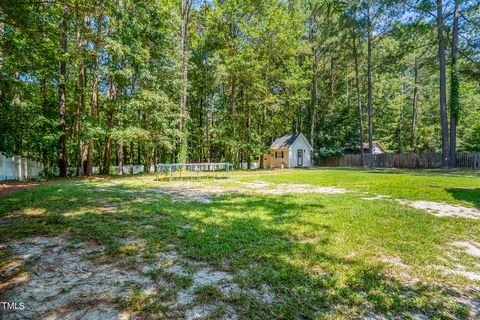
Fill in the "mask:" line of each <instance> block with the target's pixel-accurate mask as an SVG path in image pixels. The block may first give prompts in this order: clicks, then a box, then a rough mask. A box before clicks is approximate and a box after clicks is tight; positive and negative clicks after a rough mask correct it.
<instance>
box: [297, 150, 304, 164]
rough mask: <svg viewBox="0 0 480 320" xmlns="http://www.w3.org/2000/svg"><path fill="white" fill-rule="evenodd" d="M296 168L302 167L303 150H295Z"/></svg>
mask: <svg viewBox="0 0 480 320" xmlns="http://www.w3.org/2000/svg"><path fill="white" fill-rule="evenodd" d="M297 167H303V149H298V150H297Z"/></svg>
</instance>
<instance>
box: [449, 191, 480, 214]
mask: <svg viewBox="0 0 480 320" xmlns="http://www.w3.org/2000/svg"><path fill="white" fill-rule="evenodd" d="M446 190H447V192H448V193H450V194H451V195H452V196H453V197H454V198H455V199H457V200H461V201H465V202H470V203H471V204H473V205H474V206H475V207H476V208H478V209H480V188H476V189H465V188H450V189H446Z"/></svg>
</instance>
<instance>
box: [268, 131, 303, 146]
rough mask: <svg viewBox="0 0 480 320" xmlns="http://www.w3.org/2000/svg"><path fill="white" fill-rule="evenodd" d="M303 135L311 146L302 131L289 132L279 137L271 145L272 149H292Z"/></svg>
mask: <svg viewBox="0 0 480 320" xmlns="http://www.w3.org/2000/svg"><path fill="white" fill-rule="evenodd" d="M300 136H302V138H303V139H304V140H305V142H306V143H307V144H308V145H309V146H310V144H309V143H308V141H307V140H306V139H305V138H304V137H303V134H301V133H288V134H285V135H283V136H281V137H280V138H277V139H276V140H275V141H273V143H272V144H271V145H270V149H271V150H282V149H290V147H291V146H292V145H293V144H294V143H295V141H296V140H297V139H298V138H299V137H300Z"/></svg>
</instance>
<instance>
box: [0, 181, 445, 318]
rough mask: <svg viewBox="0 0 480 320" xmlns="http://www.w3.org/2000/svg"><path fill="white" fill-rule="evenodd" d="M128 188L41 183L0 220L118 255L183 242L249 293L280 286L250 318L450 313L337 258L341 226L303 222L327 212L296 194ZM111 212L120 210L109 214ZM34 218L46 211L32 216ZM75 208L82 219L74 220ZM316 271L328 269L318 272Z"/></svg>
mask: <svg viewBox="0 0 480 320" xmlns="http://www.w3.org/2000/svg"><path fill="white" fill-rule="evenodd" d="M127 190H129V189H128V188H126V187H123V189H121V188H115V189H114V190H113V191H112V190H110V191H108V190H102V189H98V188H95V187H94V186H91V185H87V184H79V183H76V184H71V185H68V184H66V185H55V186H42V187H39V188H37V189H33V190H29V191H26V192H23V193H21V194H17V195H14V196H11V197H9V198H7V199H5V201H4V202H2V203H1V204H0V220H3V221H6V222H7V223H4V224H0V234H1V236H0V242H2V243H4V242H7V241H8V240H11V239H19V238H24V237H32V236H35V235H49V236H55V235H59V234H62V233H65V232H67V233H69V234H70V235H71V236H72V237H75V238H79V239H82V240H94V241H96V242H98V243H100V244H103V245H106V246H110V247H113V248H118V247H119V246H118V245H117V246H115V244H118V242H119V240H120V239H122V238H128V237H137V238H141V239H144V240H145V241H146V243H147V245H146V246H147V250H150V251H153V252H159V251H161V250H164V249H165V247H166V245H168V244H175V245H176V248H177V249H176V250H178V251H179V252H180V253H182V254H183V255H185V256H187V257H189V258H192V259H197V260H202V261H206V262H208V263H209V264H211V265H212V266H215V267H217V268H223V269H229V270H232V271H234V272H240V271H244V274H243V276H242V277H243V278H242V284H243V285H245V286H250V287H260V286H261V284H267V285H268V286H270V287H271V288H272V290H273V292H274V293H275V295H276V298H277V299H276V302H275V303H274V304H273V305H270V306H265V305H260V304H255V302H254V301H253V300H252V301H250V300H248V301H243V300H242V301H237V303H238V307H239V308H240V309H241V310H243V311H242V312H243V313H244V314H243V316H244V317H245V318H261V317H266V318H285V319H292V318H307V319H310V318H316V317H318V316H319V314H320V315H321V314H322V313H331V314H333V315H335V314H336V313H335V312H337V313H338V312H340V313H341V312H342V311H341V310H342V308H346V310H348V309H349V308H354V309H355V310H356V311H355V312H356V314H357V315H358V313H362V312H363V313H364V316H367V317H368V316H372V315H373V313H374V312H378V313H383V314H386V315H389V316H390V315H403V314H404V312H412V313H413V312H417V311H419V310H421V311H422V312H423V313H425V314H427V315H429V316H436V315H439V314H442V313H443V312H444V310H445V309H446V308H448V307H447V305H442V304H441V303H436V304H430V302H429V301H430V299H429V295H430V294H432V293H433V292H435V290H436V289H435V288H433V287H423V288H420V289H419V288H412V287H409V286H406V285H403V284H401V283H399V282H398V281H396V280H394V279H393V278H391V277H389V276H387V275H386V274H385V273H384V271H383V267H382V266H381V265H378V264H373V263H369V262H368V261H365V260H362V259H356V258H355V257H351V258H348V257H341V256H338V255H335V254H332V253H329V252H330V250H328V247H329V246H335V243H334V242H333V241H334V240H333V239H334V238H335V233H336V232H337V231H336V230H335V228H333V227H331V226H328V225H323V224H321V223H311V222H308V221H305V220H303V219H301V217H299V213H301V212H308V210H309V209H311V208H312V206H315V207H316V208H317V209H318V208H320V209H321V208H322V206H321V204H318V203H316V204H313V203H306V204H304V203H298V202H295V201H294V200H295V199H294V197H288V196H283V197H278V196H251V195H226V196H221V197H218V198H217V200H218V201H215V202H213V203H211V204H200V203H195V202H191V201H185V202H181V201H178V202H174V201H172V200H170V199H169V198H166V197H164V196H161V195H153V194H150V193H145V194H138V193H135V192H133V193H125V192H122V191H127ZM101 203H103V205H100V204H101ZM115 204H117V206H115ZM105 206H106V207H114V208H116V209H115V210H114V211H105V212H103V211H101V210H102V208H104V207H105ZM28 209H29V210H28ZM35 211H38V212H40V214H37V215H36V214H32V212H33V213H34V212H35ZM67 211H78V214H73V215H69V216H65V215H64V213H65V212H67ZM12 212H14V213H12ZM260 213H261V214H260ZM324 214H328V211H326V210H325V213H324ZM11 216H13V218H11ZM8 219H10V220H8ZM147 225H148V226H154V228H145V226H147ZM186 226H188V227H186ZM292 226H294V227H295V226H298V227H300V226H301V227H302V228H307V229H310V230H315V231H316V235H317V237H318V239H317V241H316V242H315V243H310V242H308V241H307V242H305V241H300V240H299V239H296V238H295V237H294V233H292V232H291V230H290V227H292ZM309 266H310V267H313V266H316V267H318V268H320V269H321V270H320V271H317V272H313V271H312V270H311V268H310V267H309ZM412 292H415V294H414V295H412V294H411V293H412ZM419 297H420V298H419ZM367 306H368V307H367ZM370 306H371V307H370ZM338 310H340V311H338ZM359 310H360V311H359ZM362 310H363V311H362ZM374 310H375V311H374Z"/></svg>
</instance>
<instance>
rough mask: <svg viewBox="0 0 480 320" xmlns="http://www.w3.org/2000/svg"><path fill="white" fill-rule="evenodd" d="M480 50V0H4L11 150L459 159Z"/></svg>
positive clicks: (3, 82)
mask: <svg viewBox="0 0 480 320" xmlns="http://www.w3.org/2000/svg"><path fill="white" fill-rule="evenodd" d="M442 39H443V40H442ZM479 44H480V8H479V4H478V2H477V1H471V0H463V1H461V0H456V1H448V2H442V1H433V0H431V1H423V0H422V1H413V0H405V1H389V0H356V1H340V0H287V1H280V0H265V1H261V2H259V1H252V0H228V1H219V0H214V1H206V0H205V1H201V0H194V1H191V0H183V1H180V2H179V1H170V0H152V1H148V2H143V1H133V0H97V1H92V0H62V1H37V0H32V1H13V0H1V1H0V74H1V77H0V152H2V153H5V154H7V155H10V154H17V155H25V156H28V157H30V158H32V159H37V160H41V161H43V163H44V164H45V165H46V166H59V167H60V169H61V173H62V174H66V168H67V167H75V168H77V170H76V171H77V173H84V174H91V172H92V171H91V168H92V166H94V165H95V166H100V167H101V168H102V171H103V172H105V173H107V172H108V167H109V166H110V165H112V164H117V165H119V168H122V167H123V164H145V165H146V167H149V164H151V163H153V162H159V161H161V162H176V161H180V160H181V161H182V162H184V161H195V162H199V161H202V162H205V161H216V162H220V161H228V162H233V163H239V162H250V161H253V160H256V159H257V157H258V155H260V154H261V153H262V152H265V151H266V149H267V148H268V146H269V145H270V143H271V142H272V141H273V140H274V139H275V138H277V137H279V136H281V135H283V134H285V133H289V132H303V133H304V134H305V136H306V137H307V138H308V139H309V141H310V142H311V143H312V145H313V147H314V157H315V158H316V159H318V158H319V157H321V156H323V155H331V154H341V153H343V152H344V150H346V149H350V150H351V149H352V148H355V146H359V145H362V144H363V141H369V142H371V141H373V140H379V141H381V142H382V143H383V144H384V145H385V146H386V148H387V149H388V150H389V151H394V152H409V151H415V152H422V151H439V152H440V151H442V150H443V152H444V155H445V157H446V159H447V160H448V159H452V158H453V160H454V158H455V151H456V149H457V148H458V150H460V151H480V72H479V71H478V70H480V45H479ZM449 130H450V132H449ZM361 149H362V150H363V148H361ZM452 163H454V161H452ZM445 165H448V163H445ZM119 170H122V169H119ZM119 173H123V172H122V171H121V172H119Z"/></svg>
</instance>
